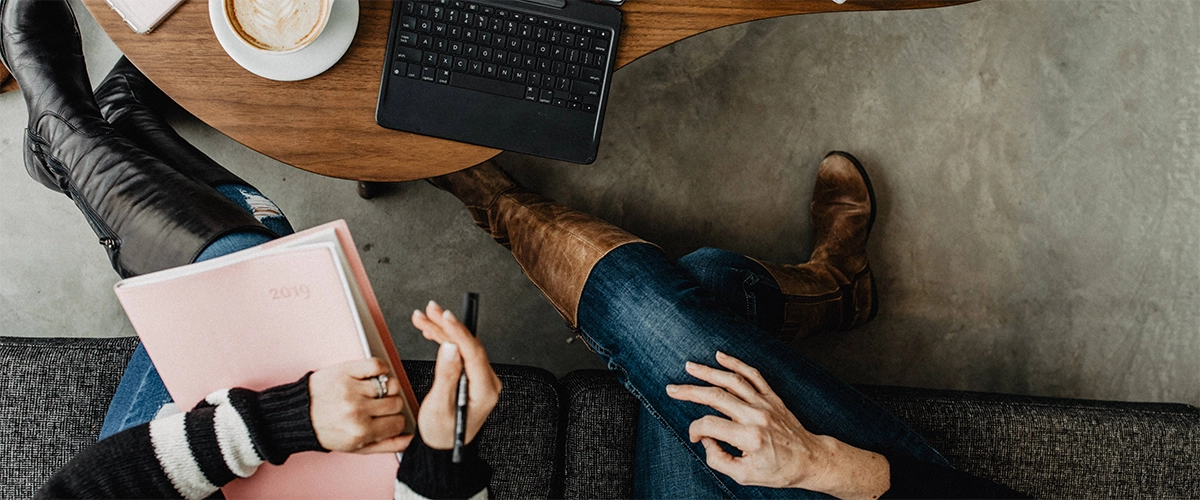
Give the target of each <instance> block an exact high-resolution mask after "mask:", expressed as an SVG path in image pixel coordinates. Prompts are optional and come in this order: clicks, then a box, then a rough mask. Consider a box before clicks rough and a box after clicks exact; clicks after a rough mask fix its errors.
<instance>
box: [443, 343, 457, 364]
mask: <svg viewBox="0 0 1200 500" xmlns="http://www.w3.org/2000/svg"><path fill="white" fill-rule="evenodd" d="M457 356H458V346H457V345H454V344H451V343H450V342H442V347H440V348H438V359H442V360H445V361H450V360H452V359H454V358H455V357H457Z"/></svg>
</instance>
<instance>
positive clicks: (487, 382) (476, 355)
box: [412, 301, 501, 450]
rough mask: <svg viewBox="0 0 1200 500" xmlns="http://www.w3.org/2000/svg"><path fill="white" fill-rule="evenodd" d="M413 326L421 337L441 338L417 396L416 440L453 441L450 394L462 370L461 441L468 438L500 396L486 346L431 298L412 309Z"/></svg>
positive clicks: (445, 444)
mask: <svg viewBox="0 0 1200 500" xmlns="http://www.w3.org/2000/svg"><path fill="white" fill-rule="evenodd" d="M412 322H413V326H415V327H417V329H418V330H421V333H422V334H423V335H424V336H425V338H426V339H429V340H432V341H434V342H437V343H439V344H441V347H440V348H439V349H438V355H437V363H436V366H435V367H434V377H433V386H431V387H430V388H429V394H428V395H427V396H425V400H424V401H422V402H421V411H420V413H419V414H418V415H417V429H418V431H419V432H420V433H421V440H422V441H424V442H425V444H426V445H428V446H429V447H430V448H433V449H435V450H449V449H451V448H453V447H454V419H455V410H456V408H455V400H456V399H457V396H458V394H457V391H458V378H459V375H460V374H461V373H462V372H463V370H464V368H465V369H466V373H467V384H468V385H467V429H466V431H467V432H466V439H465V441H464V443H467V444H469V443H471V441H472V440H474V439H475V435H476V434H478V433H479V429H480V428H481V427H483V422H484V420H487V416H488V415H489V414H490V413H491V412H492V408H495V407H496V402H497V401H499V399H500V388H501V387H500V386H501V384H500V377H497V376H496V372H494V371H492V365H491V363H489V362H488V357H487V352H486V351H484V349H483V344H482V343H480V342H479V339H477V338H475V337H474V336H473V335H471V332H470V331H468V330H467V327H466V326H464V325H463V324H462V323H461V322H459V321H458V318H456V317H454V313H451V312H450V311H447V310H445V309H442V307H441V306H439V305H438V304H437V303H436V302H433V301H430V302H429V304H428V305H427V306H425V311H424V312H422V311H413V317H412Z"/></svg>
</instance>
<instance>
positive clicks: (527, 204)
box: [429, 161, 646, 328]
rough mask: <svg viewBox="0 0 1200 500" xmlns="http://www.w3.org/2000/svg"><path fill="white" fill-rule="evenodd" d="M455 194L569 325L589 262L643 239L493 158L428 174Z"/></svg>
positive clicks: (574, 319) (574, 324)
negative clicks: (534, 186) (531, 184)
mask: <svg viewBox="0 0 1200 500" xmlns="http://www.w3.org/2000/svg"><path fill="white" fill-rule="evenodd" d="M429 182H430V183H431V184H433V185H434V186H437V187H439V188H441V189H444V190H446V191H449V192H450V194H453V195H454V196H456V197H458V199H459V200H460V201H462V202H463V204H465V205H466V206H467V209H468V210H469V211H470V212H471V217H472V218H473V219H475V224H476V225H478V226H479V227H481V228H483V230H484V231H487V232H488V234H491V235H492V238H494V239H495V240H496V241H497V242H498V243H500V244H501V245H504V246H505V247H506V248H508V249H509V250H512V254H513V258H514V259H516V261H517V264H519V265H520V266H521V269H522V270H524V271H525V275H527V276H529V280H530V281H532V282H533V284H534V285H537V287H538V288H539V289H541V291H542V293H543V294H544V295H545V296H546V298H547V299H549V300H550V303H551V304H552V305H553V306H554V308H555V309H557V310H558V313H559V314H560V315H562V317H563V319H565V320H567V324H568V325H570V326H571V328H577V327H578V326H579V324H578V321H577V313H578V312H579V297H580V296H581V295H582V294H583V285H584V284H585V283H586V282H587V278H588V275H589V274H591V272H592V267H593V266H595V265H596V263H597V262H599V261H600V259H601V258H603V257H604V256H605V255H608V253H609V252H611V251H613V250H615V249H616V248H617V247H620V246H623V245H626V244H629V243H646V241H644V240H642V239H640V238H638V237H637V236H634V235H632V234H629V233H628V232H626V231H625V230H624V229H621V228H619V227H616V226H614V225H612V224H609V223H607V222H604V221H602V220H600V219H597V218H595V217H592V216H591V215H588V214H585V213H583V212H580V211H578V210H575V209H573V208H571V207H568V206H566V205H563V204H562V203H559V202H556V201H554V200H551V199H549V198H546V197H545V196H542V195H540V194H537V193H534V192H532V191H529V190H528V189H525V188H524V187H522V186H521V185H519V184H517V183H516V181H514V180H513V179H512V178H511V177H509V176H508V174H506V173H504V171H503V170H500V168H499V167H497V166H496V165H495V164H493V163H492V162H490V161H488V162H484V163H481V164H479V165H476V166H474V167H471V168H469V169H466V170H462V171H459V172H454V173H452V174H446V175H443V176H441V177H434V178H432V179H429Z"/></svg>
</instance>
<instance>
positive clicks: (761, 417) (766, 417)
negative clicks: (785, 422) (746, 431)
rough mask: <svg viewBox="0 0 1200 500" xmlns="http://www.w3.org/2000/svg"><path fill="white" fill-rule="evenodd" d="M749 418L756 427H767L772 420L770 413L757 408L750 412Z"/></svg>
mask: <svg viewBox="0 0 1200 500" xmlns="http://www.w3.org/2000/svg"><path fill="white" fill-rule="evenodd" d="M747 416H748V417H749V419H750V421H751V423H754V424H756V425H766V424H767V422H768V421H770V419H771V415H770V414H769V413H767V412H766V411H763V410H760V409H757V408H755V409H752V410H750V412H749V413H748V414H747Z"/></svg>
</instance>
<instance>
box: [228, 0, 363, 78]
mask: <svg viewBox="0 0 1200 500" xmlns="http://www.w3.org/2000/svg"><path fill="white" fill-rule="evenodd" d="M221 3H222V0H208V21H209V23H211V24H212V28H213V33H215V34H216V35H217V41H218V42H221V47H222V48H224V49H225V53H227V54H229V57H230V58H232V59H233V60H234V62H236V63H238V64H239V65H241V66H242V67H243V68H246V71H249V72H251V73H254V74H256V75H258V76H261V77H263V78H266V79H269V80H278V81H281V82H294V81H297V80H304V79H308V78H312V77H314V76H317V75H319V74H321V73H324V72H325V70H327V69H329V68H331V67H333V65H334V64H337V62H338V61H339V60H341V58H342V56H343V55H345V54H346V50H347V49H349V48H350V42H353V41H354V34H355V33H356V32H358V0H335V1H334V2H333V9H332V10H331V11H330V13H329V24H326V25H325V30H324V31H322V32H321V36H319V37H317V41H315V42H313V43H312V45H309V46H308V47H305V48H303V49H300V50H298V51H296V52H292V53H290V54H283V55H275V54H268V53H266V52H262V51H258V50H254V49H252V48H250V47H249V46H247V45H246V44H245V43H243V42H242V41H241V40H239V39H238V37H237V35H234V34H233V30H232V29H230V28H229V25H228V24H227V23H226V22H225V18H224V14H223V13H222V12H221Z"/></svg>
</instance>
